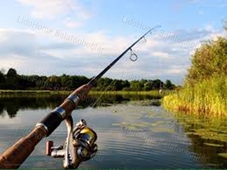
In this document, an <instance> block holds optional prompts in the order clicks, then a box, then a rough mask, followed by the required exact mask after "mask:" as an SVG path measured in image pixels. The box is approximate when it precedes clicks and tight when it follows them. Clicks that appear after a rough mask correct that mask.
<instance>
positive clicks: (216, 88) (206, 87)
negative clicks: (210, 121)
mask: <svg viewBox="0 0 227 170" xmlns="http://www.w3.org/2000/svg"><path fill="white" fill-rule="evenodd" d="M162 104H163V106H164V107H165V108H166V109H167V110H170V111H176V112H185V113H189V114H197V115H201V116H203V117H219V118H222V116H224V117H227V78H226V77H221V76H220V77H215V78H212V79H209V80H204V81H202V82H199V83H197V84H195V85H194V86H185V87H184V88H182V89H181V90H179V91H178V92H176V93H174V94H171V95H167V96H165V97H164V98H163V100H162Z"/></svg>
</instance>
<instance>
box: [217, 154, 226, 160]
mask: <svg viewBox="0 0 227 170" xmlns="http://www.w3.org/2000/svg"><path fill="white" fill-rule="evenodd" d="M218 156H221V157H223V158H226V159H227V153H219V154H218Z"/></svg>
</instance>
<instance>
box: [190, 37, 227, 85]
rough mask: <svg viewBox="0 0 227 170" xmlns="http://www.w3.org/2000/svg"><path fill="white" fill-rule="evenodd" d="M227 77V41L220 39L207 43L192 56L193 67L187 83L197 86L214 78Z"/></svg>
mask: <svg viewBox="0 0 227 170" xmlns="http://www.w3.org/2000/svg"><path fill="white" fill-rule="evenodd" d="M221 75H222V76H226V75H227V39H225V38H221V37H219V38H218V39H217V40H216V41H207V42H205V43H204V44H202V46H201V47H200V48H198V49H197V50H196V52H195V54H194V55H193V56H192V66H191V68H190V69H189V70H188V75H187V77H186V83H189V84H190V85H193V84H195V83H196V82H199V81H201V80H204V79H209V78H210V77H214V76H221Z"/></svg>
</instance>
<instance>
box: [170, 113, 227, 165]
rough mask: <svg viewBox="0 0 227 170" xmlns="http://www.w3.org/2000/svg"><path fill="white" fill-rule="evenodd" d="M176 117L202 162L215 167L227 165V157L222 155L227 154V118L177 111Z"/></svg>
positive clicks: (190, 148)
mask: <svg viewBox="0 0 227 170" xmlns="http://www.w3.org/2000/svg"><path fill="white" fill-rule="evenodd" d="M174 117H175V119H176V121H177V123H178V124H181V125H182V127H183V133H184V134H186V136H187V137H188V138H189V139H190V140H191V145H190V146H189V150H190V151H192V152H193V153H195V154H197V155H198V157H199V158H200V159H199V160H200V161H201V164H204V165H208V166H209V167H213V168H226V167H227V157H221V156H220V153H222V154H223V153H224V155H226V156H227V154H226V153H227V131H226V129H227V120H224V119H217V118H215V119H212V118H204V117H203V116H201V115H198V116H197V115H196V114H195V115H187V114H185V113H176V114H174Z"/></svg>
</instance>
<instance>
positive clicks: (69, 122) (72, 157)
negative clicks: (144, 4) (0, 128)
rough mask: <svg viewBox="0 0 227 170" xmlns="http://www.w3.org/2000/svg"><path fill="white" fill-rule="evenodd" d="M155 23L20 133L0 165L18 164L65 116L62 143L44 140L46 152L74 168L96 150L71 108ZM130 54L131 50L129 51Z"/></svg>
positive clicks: (92, 134)
mask: <svg viewBox="0 0 227 170" xmlns="http://www.w3.org/2000/svg"><path fill="white" fill-rule="evenodd" d="M158 27H160V26H156V27H154V28H152V29H150V30H149V31H147V32H146V33H145V34H144V35H142V36H141V37H140V38H139V39H138V40H137V41H135V42H134V43H133V44H132V45H131V46H129V47H128V48H127V49H126V50H125V51H124V52H123V53H122V54H120V55H119V56H118V57H117V58H116V59H115V60H114V61H113V62H112V63H110V64H109V65H108V66H107V67H106V68H105V69H104V70H103V71H101V72H100V73H99V74H98V75H97V76H96V77H94V78H92V79H91V80H90V81H89V82H88V83H87V84H85V85H83V86H81V87H79V88H77V89H76V90H74V91H73V92H72V93H71V94H70V95H69V96H68V97H67V98H66V99H65V100H64V101H63V103H62V104H61V105H60V106H59V107H56V108H55V109H54V110H53V111H51V112H50V113H49V114H48V115H47V116H45V117H44V118H43V119H42V120H41V121H40V122H38V123H37V124H36V126H35V128H34V129H33V130H32V131H31V132H30V133H29V134H28V135H27V136H25V137H22V138H21V139H20V140H18V141H17V142H16V143H15V144H14V145H13V146H11V147H10V148H8V149H7V150H6V151H5V152H3V153H2V154H1V155H0V169H13V168H19V167H20V165H21V164H22V163H23V162H24V161H25V160H26V159H27V157H28V156H29V155H30V154H31V153H32V152H33V150H34V149H35V146H36V145H37V144H38V143H39V142H40V141H41V140H42V139H43V138H44V137H47V136H49V135H51V134H52V132H53V131H54V130H55V129H56V128H57V127H58V126H59V125H60V124H61V122H62V121H63V120H65V122H66V126H67V138H66V142H65V147H64V146H59V147H53V142H52V141H47V146H46V154H47V155H49V156H53V157H64V164H63V167H64V168H77V167H78V166H79V164H80V163H81V162H82V161H86V160H88V159H90V158H92V157H93V156H94V154H95V153H96V152H97V145H96V144H95V141H96V139H97V134H96V133H95V132H94V130H93V129H91V128H89V127H88V126H87V124H86V121H85V120H81V121H80V122H78V123H77V124H76V126H75V127H74V128H73V119H72V116H71V113H72V111H73V110H74V109H75V108H76V107H77V105H78V103H79V101H83V100H84V99H85V97H86V95H87V94H88V93H89V91H90V90H91V88H92V87H93V86H94V85H95V84H96V83H97V81H98V80H99V79H100V78H101V77H102V76H103V75H104V74H105V73H106V72H107V71H108V70H109V69H110V68H111V67H112V66H113V65H114V64H115V63H116V62H117V61H118V60H120V59H121V58H122V57H123V56H124V55H125V54H126V53H127V52H128V51H131V52H132V47H134V46H135V45H136V44H137V43H138V42H139V41H140V40H141V39H143V38H145V36H146V35H147V34H148V33H151V32H152V30H154V29H156V28H158ZM131 55H135V54H134V53H131ZM136 57H137V56H136Z"/></svg>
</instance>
